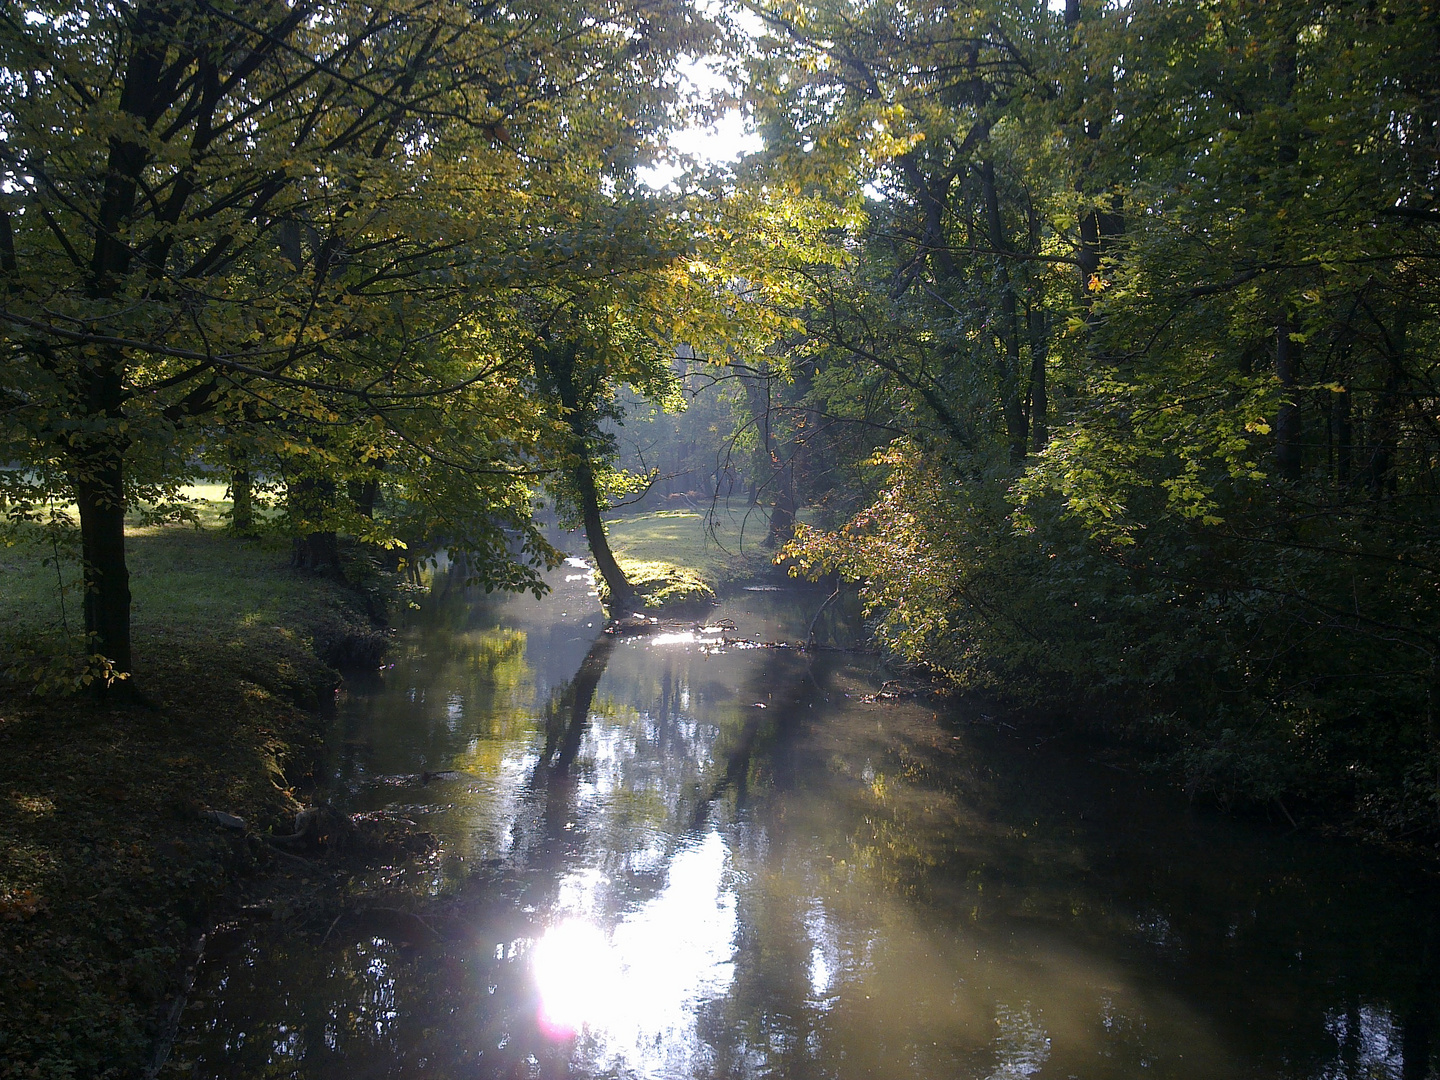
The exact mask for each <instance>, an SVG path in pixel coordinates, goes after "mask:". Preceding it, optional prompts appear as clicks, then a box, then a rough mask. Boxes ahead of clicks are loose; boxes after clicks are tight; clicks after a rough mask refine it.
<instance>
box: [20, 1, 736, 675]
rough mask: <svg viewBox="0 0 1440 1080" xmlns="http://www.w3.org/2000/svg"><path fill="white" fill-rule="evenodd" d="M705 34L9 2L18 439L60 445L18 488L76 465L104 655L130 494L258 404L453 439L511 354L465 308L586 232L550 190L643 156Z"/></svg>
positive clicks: (647, 19)
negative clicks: (242, 404) (464, 412)
mask: <svg viewBox="0 0 1440 1080" xmlns="http://www.w3.org/2000/svg"><path fill="white" fill-rule="evenodd" d="M710 33H711V26H710V24H709V23H708V22H707V21H706V20H705V19H704V18H702V17H700V16H699V15H697V14H696V13H695V12H694V11H693V10H692V9H691V8H690V7H688V6H687V5H685V4H684V3H681V2H674V3H670V2H665V0H660V2H654V3H651V2H640V3H635V4H620V5H606V6H605V8H604V10H603V13H597V14H596V15H595V16H593V17H592V15H591V14H590V13H589V12H588V11H587V10H586V9H585V8H584V6H583V4H574V3H569V2H565V0H540V2H538V3H524V4H521V5H520V6H515V5H504V6H501V5H494V4H481V5H478V6H477V5H472V4H467V3H460V2H451V0H376V2H370V3H352V2H349V0H344V2H341V0H303V2H301V3H296V4H288V5H277V4H274V3H271V2H268V0H239V2H236V3H225V4H221V5H218V6H215V5H211V4H191V3H181V2H170V0H142V2H140V3H137V4H133V5H120V6H116V5H111V4H104V3H82V4H81V5H80V6H79V7H76V6H75V5H72V4H56V3H49V2H46V0H35V2H33V3H26V4H24V5H22V6H20V7H11V8H9V9H7V11H6V12H5V13H4V14H3V15H0V79H3V83H4V86H5V89H6V93H5V95H4V104H3V106H0V130H3V133H4V134H3V141H0V161H3V171H4V181H5V183H4V194H3V195H0V201H3V205H0V274H3V276H4V278H5V287H4V306H3V309H0V323H3V331H0V332H3V341H4V344H5V348H6V350H7V357H6V362H5V364H4V365H3V373H0V401H3V407H4V412H3V416H4V438H5V449H4V455H5V456H6V457H7V458H8V459H12V460H19V461H22V462H25V463H26V464H27V465H29V466H43V468H41V469H39V470H38V471H32V472H26V473H24V474H9V475H8V477H7V481H6V482H7V491H6V496H7V499H8V500H10V501H11V502H17V501H18V502H22V503H23V502H25V501H26V500H33V499H34V498H35V497H37V496H39V495H43V494H48V493H42V492H39V491H38V490H37V489H36V487H35V481H34V477H35V476H37V475H57V476H63V477H64V478H65V481H66V488H67V492H66V494H68V495H70V496H71V497H73V498H74V500H75V502H76V503H77V505H78V508H79V514H80V522H81V533H82V548H83V559H84V574H85V581H86V605H85V610H86V629H87V631H88V633H89V634H90V635H91V637H92V639H93V642H94V645H95V648H96V649H97V650H98V651H100V652H102V653H104V654H105V655H106V656H108V657H109V658H110V659H111V660H112V661H113V662H114V663H115V664H116V665H117V666H118V667H119V668H120V669H121V670H128V668H129V667H130V664H131V646H130V636H129V600H130V594H129V587H128V570H127V567H126V563H125V555H124V515H125V510H126V506H127V504H128V503H129V502H130V501H131V500H132V499H134V498H136V497H137V496H141V495H144V494H147V493H148V492H149V489H147V488H146V486H145V485H146V484H152V485H153V484H155V483H163V482H166V481H173V479H174V478H175V477H176V476H178V475H179V474H180V473H181V472H182V471H183V469H182V466H183V463H184V462H185V460H186V458H187V454H188V451H187V449H186V447H187V446H193V445H195V443H194V440H196V439H198V438H199V437H200V428H199V426H198V425H199V424H201V423H202V422H204V421H205V420H206V419H207V418H210V417H217V416H219V415H220V414H223V413H225V412H227V411H228V412H229V413H230V414H231V416H232V418H233V416H234V415H236V413H237V410H238V406H237V405H235V404H232V403H234V402H236V401H237V400H238V399H249V400H251V401H254V402H257V403H259V404H260V406H261V408H260V411H259V414H258V418H259V419H260V420H264V421H272V420H277V419H283V423H284V427H285V428H286V429H287V432H288V434H287V435H286V436H284V437H283V438H282V441H283V439H288V440H289V441H290V442H291V443H292V444H294V445H301V444H305V445H306V446H307V453H309V452H312V451H313V452H318V453H319V454H320V455H321V456H322V457H325V456H326V451H324V450H319V451H315V446H316V444H314V442H313V440H311V439H310V438H309V435H308V432H312V431H315V430H317V429H329V430H334V429H335V428H336V427H337V426H344V425H349V424H352V423H354V422H355V421H356V420H357V419H365V420H369V419H373V420H375V421H376V422H377V424H378V428H377V429H376V430H379V431H381V432H383V435H382V441H398V442H401V443H404V444H406V445H407V446H411V447H412V448H413V449H415V451H416V454H417V455H418V457H419V458H420V459H421V460H422V461H423V463H424V465H425V467H427V468H431V469H433V468H436V467H438V466H439V465H440V463H442V462H443V461H444V454H443V453H442V452H441V451H440V450H439V449H438V448H436V447H431V446H426V445H424V444H423V443H422V442H421V441H420V440H418V439H417V438H416V437H415V433H414V432H413V431H411V430H409V423H410V417H411V415H412V413H413V412H414V410H415V409H416V408H417V406H418V405H419V404H421V403H424V402H437V401H440V400H442V399H445V398H447V397H448V396H449V395H451V394H454V393H456V392H458V391H460V390H463V389H465V388H472V389H473V388H475V387H477V386H479V385H480V384H481V383H483V382H484V381H485V380H486V379H487V378H489V377H490V375H491V374H492V372H493V363H492V360H493V357H486V356H473V357H460V356H459V355H458V354H457V353H456V351H455V349H454V348H452V347H451V345H452V344H453V341H454V340H455V337H456V335H457V334H461V335H462V336H463V324H464V322H465V320H466V319H467V318H469V317H471V313H472V312H474V311H475V310H477V308H479V307H480V306H481V305H482V303H483V302H484V298H485V297H487V296H488V297H489V298H491V299H494V298H495V297H496V296H504V295H508V294H509V293H510V292H512V291H513V290H515V289H517V288H524V287H526V286H527V285H529V284H531V283H533V282H535V281H536V279H537V278H538V279H542V280H543V279H545V278H546V277H547V275H550V274H552V273H553V272H554V271H555V270H556V269H557V268H563V267H565V266H566V265H568V264H569V263H571V262H573V261H575V260H576V259H577V258H580V257H581V255H580V254H579V253H577V252H576V251H575V250H574V249H569V250H567V249H564V248H562V247H557V246H556V245H555V244H554V243H552V239H553V237H554V235H555V234H556V233H557V232H560V231H563V230H557V229H556V228H554V227H553V225H552V224H551V223H550V222H548V221H547V220H546V219H547V217H548V215H549V210H550V208H551V207H553V206H555V205H565V204H573V202H574V201H575V193H576V192H577V190H578V191H582V192H588V191H593V190H594V189H595V187H596V185H597V183H599V181H600V178H601V177H602V176H604V175H605V174H606V173H611V174H614V173H615V172H616V171H617V170H618V171H619V172H621V173H625V174H629V173H632V172H633V169H634V167H635V163H636V160H637V159H638V158H640V157H642V156H643V154H644V147H645V145H646V140H647V139H649V138H650V137H651V135H652V134H653V133H654V132H655V131H656V130H657V129H658V128H660V127H662V126H663V125H665V124H667V123H669V122H670V121H671V119H672V117H673V115H674V110H675V108H676V106H677V102H678V97H677V92H676V76H675V75H674V72H673V69H674V63H675V59H676V56H677V55H678V53H679V51H680V50H682V49H685V48H694V47H702V46H703V44H704V42H705V41H706V40H708V38H709V35H710ZM437 353H438V354H439V355H440V356H441V357H442V358H443V360H444V362H443V363H440V364H438V365H437V364H435V363H433V362H432V358H433V356H434V355H435V354H437ZM457 361H458V370H457V363H456V362H457ZM446 423H447V422H446V421H444V420H442V419H437V420H435V421H434V423H433V424H432V426H434V425H439V426H440V427H445V426H446ZM252 426H253V425H252ZM508 439H509V433H503V434H501V436H500V437H499V438H498V439H496V441H495V442H493V443H491V444H489V445H488V446H487V447H485V448H484V449H483V450H482V452H481V454H480V455H479V459H480V460H479V466H478V468H479V470H480V471H472V475H481V474H482V472H483V471H484V470H488V473H489V475H491V476H492V477H494V478H496V480H497V486H496V489H495V503H496V506H497V508H500V507H504V506H511V507H512V508H513V506H514V503H513V496H514V489H513V486H512V485H511V481H513V479H514V474H515V471H516V469H517V468H520V467H522V466H523V461H521V462H517V461H514V460H507V459H509V458H510V457H511V454H510V443H509V441H508ZM187 440H191V441H190V442H187ZM522 441H523V440H522ZM292 449H293V446H292ZM339 460H340V459H339V458H338V457H330V458H329V460H328V461H327V464H328V465H331V466H334V465H336V464H337V463H338V461H339ZM459 464H461V465H462V466H465V467H469V466H471V465H475V464H476V463H475V462H462V463H459Z"/></svg>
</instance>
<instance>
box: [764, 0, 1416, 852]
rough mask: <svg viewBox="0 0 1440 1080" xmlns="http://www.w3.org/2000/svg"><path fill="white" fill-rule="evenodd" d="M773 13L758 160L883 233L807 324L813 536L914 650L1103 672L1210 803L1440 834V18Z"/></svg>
mask: <svg viewBox="0 0 1440 1080" xmlns="http://www.w3.org/2000/svg"><path fill="white" fill-rule="evenodd" d="M766 17H767V22H768V25H769V27H770V34H769V36H768V37H766V38H765V39H764V40H763V42H762V43H761V48H760V51H759V55H758V56H757V58H756V59H755V60H754V62H753V64H752V71H753V76H754V84H753V90H752V93H753V95H754V101H755V107H756V112H757V115H758V116H759V117H760V119H761V124H762V130H764V131H765V132H766V133H767V135H768V136H769V139H770V149H769V151H768V153H767V154H766V155H765V157H764V159H763V160H762V161H761V162H759V163H758V164H757V165H756V170H755V182H756V183H757V184H761V185H765V186H766V187H767V188H768V189H770V190H781V189H783V190H787V191H792V192H796V193H803V194H806V195H809V196H815V195H817V194H818V195H822V196H824V197H825V198H828V199H829V200H831V201H833V202H834V203H835V205H837V206H840V205H843V206H846V207H849V208H850V209H851V210H852V212H854V213H856V214H857V215H858V216H859V218H860V219H861V223H860V224H859V225H858V226H857V227H854V228H852V229H850V230H847V231H845V232H843V233H838V232H837V233H836V234H835V235H834V238H833V239H834V243H835V244H836V246H837V248H838V249H841V250H843V251H844V252H845V255H846V258H845V260H844V261H843V263H842V264H840V265H839V266H837V267H836V268H834V269H831V270H827V271H824V272H819V271H817V272H814V273H812V274H811V275H810V280H811V283H812V296H811V300H810V302H809V304H808V305H807V306H806V307H805V309H804V316H805V319H806V325H807V332H806V333H805V334H804V335H803V336H800V337H797V338H796V339H795V340H793V341H792V342H790V343H788V349H787V354H788V357H789V362H790V363H791V364H792V365H793V366H794V368H795V369H796V370H797V371H806V372H808V373H809V381H808V385H807V386H806V387H805V388H804V390H805V392H804V394H803V396H799V389H798V384H797V391H796V393H797V404H799V403H808V404H809V406H810V407H811V408H813V409H815V410H817V411H818V412H821V413H825V414H829V415H845V416H848V417H850V418H851V419H852V420H853V421H854V423H853V424H852V425H850V427H849V428H848V429H846V430H847V431H848V434H846V435H845V437H844V438H843V439H842V438H840V437H839V434H838V433H837V434H836V435H835V436H833V437H831V438H828V439H827V438H825V437H821V438H819V439H817V440H816V442H817V443H818V444H819V445H817V446H810V447H808V448H807V454H808V456H809V457H810V458H811V459H814V458H816V457H817V456H819V457H822V458H824V457H825V455H826V454H829V455H830V457H831V458H833V459H838V460H840V461H844V462H849V463H851V467H850V469H849V470H848V471H845V472H843V475H844V476H845V477H846V478H847V481H848V482H846V483H844V484H837V483H835V482H833V479H832V478H833V477H834V476H837V475H842V473H837V471H836V468H837V467H836V465H835V463H834V462H833V461H832V462H827V464H826V468H824V469H816V470H814V471H813V475H811V476H810V479H809V482H808V489H807V496H806V497H807V498H808V499H809V500H810V501H812V502H818V503H819V504H821V505H822V506H823V507H825V508H826V510H827V512H828V515H829V516H828V517H827V518H825V519H824V520H825V521H826V523H828V524H829V525H831V526H833V528H832V529H830V530H829V531H824V530H810V531H806V532H805V533H803V535H802V536H801V538H800V539H799V540H798V542H797V543H796V544H794V545H793V547H792V548H791V551H792V553H793V554H794V555H795V556H796V557H797V558H798V559H800V560H801V562H802V564H804V565H805V566H806V567H807V568H809V569H811V570H814V571H822V570H830V569H838V570H840V571H841V572H842V573H844V574H846V575H848V576H851V577H854V578H857V579H860V580H862V581H863V582H864V583H865V585H864V588H865V595H866V596H867V598H868V600H869V602H870V604H871V605H872V611H873V612H874V614H875V616H876V618H877V620H878V625H879V630H880V633H881V635H882V637H883V638H884V639H885V640H886V641H887V642H888V643H889V644H890V645H891V646H892V647H893V648H895V649H896V650H897V651H898V652H899V653H901V654H903V655H904V656H906V657H909V658H911V659H912V660H917V661H921V662H923V663H925V664H928V665H930V666H931V667H933V668H935V669H938V670H940V671H943V672H945V673H947V674H949V675H951V676H953V677H955V678H957V679H960V680H964V681H968V682H971V683H974V684H982V685H991V686H996V687H1001V688H1004V689H1005V690H1007V691H1009V692H1012V693H1015V694H1016V695H1018V696H1020V697H1022V698H1027V699H1030V700H1037V699H1048V700H1051V701H1057V702H1058V701H1066V702H1069V703H1071V704H1072V705H1073V702H1074V701H1075V700H1077V699H1076V698H1075V697H1074V696H1073V695H1075V694H1076V693H1077V692H1078V693H1079V694H1080V695H1082V696H1081V698H1080V699H1078V700H1084V701H1087V702H1088V703H1089V711H1091V712H1092V713H1093V714H1095V715H1096V716H1099V717H1101V718H1103V719H1107V720H1111V721H1116V722H1120V723H1124V724H1126V725H1128V726H1129V728H1130V729H1131V730H1134V731H1138V732H1143V733H1146V734H1147V735H1149V736H1152V737H1154V738H1156V739H1158V740H1160V742H1161V743H1162V744H1163V745H1165V746H1167V747H1169V748H1170V750H1171V751H1172V752H1173V753H1174V754H1175V755H1176V756H1177V758H1178V760H1179V761H1180V762H1181V763H1182V764H1183V765H1184V766H1185V768H1186V769H1187V770H1188V775H1189V777H1190V780H1191V783H1192V784H1193V785H1194V786H1195V787H1196V788H1198V789H1209V790H1212V791H1215V792H1218V793H1220V794H1221V795H1222V796H1223V797H1227V798H1228V797H1240V798H1254V799H1260V800H1264V801H1271V800H1275V799H1281V798H1283V797H1285V796H1288V795H1290V794H1291V793H1298V794H1301V795H1304V796H1311V797H1315V798H1324V799H1331V798H1336V799H1342V800H1348V802H1349V804H1350V805H1351V806H1352V807H1353V808H1354V809H1355V810H1356V811H1357V812H1358V813H1359V814H1360V815H1361V816H1362V817H1363V818H1364V819H1366V820H1367V821H1369V822H1370V823H1371V824H1372V825H1374V826H1376V827H1377V828H1380V829H1383V830H1385V831H1387V832H1390V833H1391V834H1392V835H1393V834H1396V833H1403V832H1406V831H1409V830H1416V829H1429V830H1433V829H1434V828H1435V824H1436V821H1437V814H1440V801H1437V799H1440V727H1437V715H1440V714H1437V713H1436V711H1435V709H1436V707H1437V706H1440V703H1437V702H1435V701H1434V696H1435V693H1436V689H1437V687H1436V682H1435V679H1436V668H1435V662H1436V656H1437V647H1440V636H1437V629H1440V625H1437V619H1436V615H1437V612H1436V607H1435V599H1434V597H1435V583H1436V582H1435V575H1436V569H1437V567H1436V563H1435V558H1436V551H1435V542H1436V534H1435V531H1434V522H1435V520H1436V510H1437V509H1440V507H1437V487H1436V475H1435V471H1434V469H1435V464H1436V452H1437V449H1440V445H1437V436H1440V429H1437V426H1436V405H1437V399H1436V393H1437V389H1436V385H1435V379H1436V375H1437V360H1440V355H1437V351H1436V346H1437V333H1436V331H1437V319H1436V317H1437V311H1436V301H1437V296H1440V292H1437V288H1436V286H1437V281H1436V270H1437V261H1436V260H1437V255H1440V247H1437V226H1440V208H1437V206H1436V203H1435V198H1436V179H1437V147H1440V75H1437V71H1436V67H1435V65H1434V63H1433V59H1434V56H1435V55H1436V54H1437V46H1440V16H1437V12H1436V11H1435V10H1433V9H1432V8H1429V7H1427V6H1424V5H1418V4H1407V3H1397V4H1385V3H1378V4H1377V3H1344V4H1316V3H1308V2H1303V0H1280V2H1266V3H1250V2H1234V3H1230V2H1225V0H1220V2H1215V3H1207V4H1200V5H1197V4H1192V3H1171V2H1165V0H1133V2H1131V3H1129V4H1125V5H1106V6H1099V5H1093V4H1088V3H1086V4H1079V3H1076V2H1075V0H1071V2H1070V3H1069V4H1068V5H1067V7H1066V9H1065V10H1064V11H1063V12H1059V11H1052V10H1050V9H1048V8H1046V7H1043V6H1038V5H1023V4H1004V5H1000V4H993V5H986V6H977V7H971V8H966V9H964V10H955V9H951V8H948V7H943V6H933V5H930V4H927V3H913V4H912V3H878V4H852V3H847V2H843V0H842V2H834V0H822V2H818V3H805V2H798V3H785V4H779V5H775V6H774V7H772V8H769V9H767V11H766ZM867 430H868V431H869V432H871V433H872V434H870V435H869V436H866V435H865V434H864V433H865V432H866V431H867ZM875 432H880V433H879V434H874V433H875ZM897 436H898V437H897ZM802 441H803V440H802ZM857 480H858V481H859V484H858V486H857V484H856V482H855V481H857Z"/></svg>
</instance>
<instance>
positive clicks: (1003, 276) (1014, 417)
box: [980, 158, 1029, 465]
mask: <svg viewBox="0 0 1440 1080" xmlns="http://www.w3.org/2000/svg"><path fill="white" fill-rule="evenodd" d="M980 184H981V187H982V188H984V193H985V217H986V221H987V223H988V225H989V233H990V247H991V249H992V250H993V251H994V252H995V272H996V274H997V275H998V276H999V278H1000V337H1001V344H1002V347H1003V351H1002V354H1001V360H1000V365H999V367H1000V404H1001V410H1002V412H1003V414H1004V417H1005V434H1006V435H1007V436H1008V437H1009V440H1010V463H1011V464H1012V465H1018V464H1020V463H1021V462H1022V461H1024V460H1025V453H1026V450H1027V449H1028V441H1029V439H1028V436H1029V432H1028V431H1027V425H1026V422H1025V408H1024V406H1023V405H1022V404H1021V401H1020V314H1019V305H1018V304H1017V302H1016V299H1015V287H1014V285H1013V284H1012V282H1011V280H1010V267H1009V266H1008V265H1007V264H1006V262H1005V255H1006V253H1007V252H1008V251H1009V250H1010V246H1009V243H1008V241H1007V240H1006V238H1005V226H1004V223H1003V222H1002V221H1001V219H1000V196H999V193H998V192H997V191H996V189H995V165H994V163H993V162H992V161H990V159H989V158H986V159H985V160H984V161H982V162H981V163H980Z"/></svg>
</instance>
